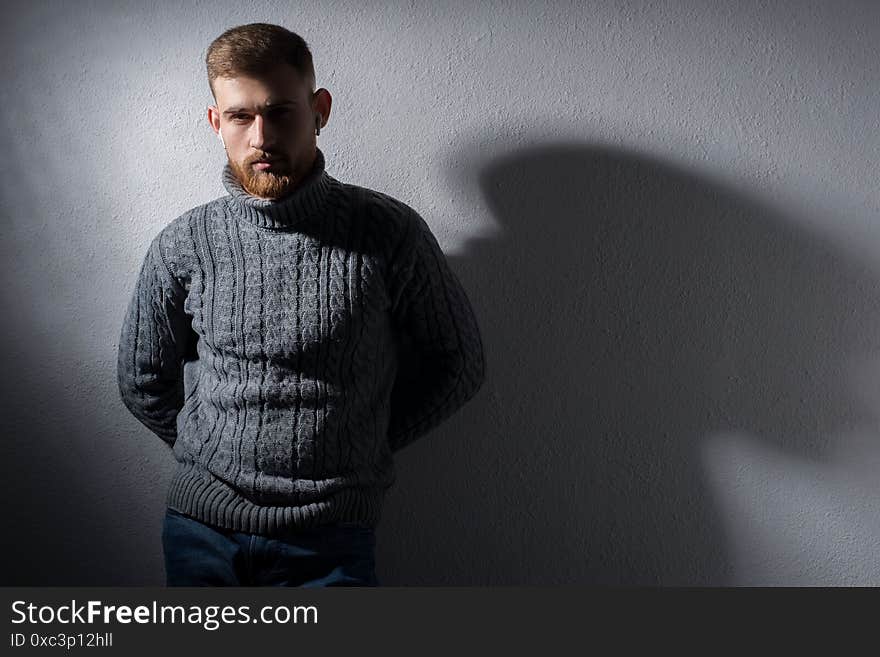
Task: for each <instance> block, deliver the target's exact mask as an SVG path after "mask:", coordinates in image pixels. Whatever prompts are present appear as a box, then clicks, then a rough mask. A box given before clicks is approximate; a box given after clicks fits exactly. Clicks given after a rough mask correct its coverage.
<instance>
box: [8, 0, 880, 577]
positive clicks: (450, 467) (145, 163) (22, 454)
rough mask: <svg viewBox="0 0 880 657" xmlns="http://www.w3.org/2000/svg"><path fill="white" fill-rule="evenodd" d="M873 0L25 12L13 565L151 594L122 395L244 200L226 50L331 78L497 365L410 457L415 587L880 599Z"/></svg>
mask: <svg viewBox="0 0 880 657" xmlns="http://www.w3.org/2000/svg"><path fill="white" fill-rule="evenodd" d="M878 19H880V6H878V5H877V4H876V3H872V2H852V1H849V2H833V3H832V2H828V3H819V2H800V1H795V0H790V1H786V2H777V3H763V2H754V3H751V2H736V3H706V2H697V1H692V2H640V3H639V2H636V3H633V2H596V3H586V2H577V3H563V2H548V3H541V2H532V1H530V2H513V3H509V2H507V3H497V4H493V3H490V2H481V3H469V2H462V3H455V4H453V3H445V2H444V3H403V2H401V3H395V2H385V1H382V2H367V3H364V2H362V1H361V2H351V3H343V2H333V3H326V4H325V3H301V4H300V3H292V2H266V3H261V2H248V3H241V2H228V1H226V0H214V1H212V2H188V3H178V2H166V3H162V2H159V3H148V4H146V5H145V4H143V3H135V2H130V3H125V2H118V1H113V2H87V1H79V2H57V3H47V2H17V3H16V2H7V3H5V5H4V20H3V21H2V23H0V34H2V38H0V49H2V50H0V53H2V57H0V71H2V81H3V84H2V87H0V94H2V101H3V102H2V107H3V110H2V114H0V117H2V118H0V121H2V131H0V140H2V141H0V146H2V153H3V158H2V164H0V165H2V176H0V185H2V187H0V189H2V201H3V204H2V213H3V217H2V230H3V241H2V261H0V262H2V268H3V271H2V275H3V285H2V288H0V289H2V302H3V307H4V309H5V312H4V313H3V322H2V325H0V326H2V344H3V362H4V364H5V366H6V367H5V372H6V375H5V376H4V377H3V379H2V386H3V389H2V402H3V406H4V410H3V414H2V418H3V419H2V441H0V450H2V451H0V462H2V468H3V473H2V476H3V494H4V500H5V501H6V505H5V511H4V513H5V518H4V526H5V528H6V529H5V536H6V540H5V541H4V548H3V549H4V551H5V552H6V554H5V555H4V556H5V557H6V558H5V559H4V560H3V567H2V568H3V570H2V575H0V583H2V584H6V585H31V584H33V585H49V584H55V585H74V584H85V585H99V584H100V585H105V584H106V585H160V584H162V583H163V581H164V572H163V564H162V555H161V541H160V533H161V521H162V514H163V511H164V506H163V502H164V495H165V491H166V487H167V484H168V481H169V479H170V476H171V473H172V470H173V467H174V463H173V460H172V458H171V454H170V452H169V451H168V449H167V447H166V446H165V445H164V444H163V443H162V442H161V441H160V440H159V439H158V438H156V437H155V436H153V435H152V434H150V433H149V432H148V431H147V430H146V429H145V428H144V427H143V426H141V425H140V424H139V423H138V422H137V420H135V419H134V418H133V417H132V416H131V415H129V414H128V412H127V411H126V409H125V408H124V407H123V405H122V403H121V401H120V400H119V398H118V393H117V390H116V378H115V354H116V346H117V339H118V332H119V328H120V323H121V320H122V316H123V312H124V309H125V304H126V303H127V301H128V297H129V295H130V293H131V291H132V288H133V285H134V280H135V276H136V275H137V271H138V266H139V265H140V262H141V259H142V258H143V255H144V253H145V251H146V247H147V245H148V244H149V241H150V239H151V238H152V236H153V235H155V234H156V232H158V231H159V230H160V229H161V228H162V227H163V226H164V225H165V224H167V223H168V222H169V221H171V220H172V219H173V218H174V217H176V216H178V215H179V214H181V213H182V212H184V211H185V210H187V209H189V208H191V207H193V206H195V205H199V204H201V203H204V202H206V201H208V200H211V199H213V198H215V197H217V196H220V195H222V194H223V193H224V190H223V188H222V186H221V183H220V169H221V166H222V164H223V162H224V157H225V156H224V153H223V150H222V148H221V146H220V144H219V142H218V141H217V139H216V138H215V137H214V134H213V133H212V132H211V130H210V128H209V125H208V122H207V118H206V117H207V113H206V107H207V105H208V104H209V103H210V102H211V97H210V92H209V89H208V85H207V80H206V76H205V71H204V64H203V58H204V52H205V49H206V48H207V46H208V44H209V43H210V41H211V40H212V39H213V38H215V37H216V36H218V35H219V34H220V33H221V32H222V31H223V30H225V29H226V28H228V27H231V26H233V25H238V24H242V23H248V22H256V21H265V22H274V23H280V24H282V25H284V26H285V27H287V28H289V29H291V30H293V31H295V32H298V33H300V34H301V35H302V36H303V37H304V38H305V39H306V41H307V42H308V43H309V44H310V46H311V48H312V51H313V54H314V57H315V65H316V73H317V81H318V85H319V86H323V87H326V88H327V89H329V90H330V92H331V94H333V98H334V104H333V109H332V113H331V116H330V120H329V123H328V125H327V127H326V128H324V129H323V130H322V131H321V136H320V137H319V138H318V143H319V146H320V147H321V148H322V150H324V152H325V154H326V156H327V165H328V171H329V173H330V174H331V175H333V176H335V177H336V178H339V179H340V180H344V181H347V182H353V183H357V184H360V185H364V186H367V187H372V188H374V189H378V190H381V191H384V192H386V193H388V194H391V195H392V196H395V197H397V198H399V199H401V200H403V201H405V202H407V203H409V204H411V205H412V206H413V207H415V208H416V209H418V210H419V211H420V212H421V214H422V215H423V216H424V217H425V219H426V220H427V221H428V223H429V224H430V225H431V226H432V228H433V230H434V232H435V234H436V235H437V237H438V239H439V240H440V242H441V244H442V245H443V246H444V248H445V249H446V251H447V254H448V256H449V257H450V260H451V263H452V266H453V268H454V269H455V271H456V272H457V273H458V274H459V276H460V278H461V280H462V283H463V284H464V285H465V288H466V289H467V290H468V293H469V296H470V298H471V301H472V303H473V305H474V307H475V311H476V313H477V316H478V319H479V320H480V322H481V326H482V329H483V332H484V340H485V345H486V350H487V373H488V378H487V382H486V385H485V386H484V388H483V389H482V390H481V391H480V393H479V394H478V395H477V397H475V398H474V400H473V401H472V402H471V403H470V404H469V405H467V406H466V407H465V408H464V409H462V410H461V411H460V412H459V414H458V415H456V416H455V417H454V418H452V419H451V420H450V421H449V422H448V423H447V424H445V425H443V426H442V427H440V428H438V429H437V430H435V431H434V432H432V433H431V434H430V435H428V436H426V437H425V438H423V439H422V440H421V441H419V442H417V443H415V444H413V445H412V446H410V447H408V448H407V449H406V450H404V451H403V452H401V453H400V455H399V456H398V459H397V471H398V481H397V484H396V486H395V488H393V489H392V491H391V493H390V495H389V497H388V501H387V504H386V508H385V511H384V516H383V520H382V524H381V525H380V527H379V530H378V545H377V563H378V575H379V578H380V580H381V581H382V582H383V583H385V584H390V585H408V584H420V585H441V584H442V585H486V584H566V583H577V584H592V583H603V584H609V583H610V584H616V583H627V584H631V583H637V584H750V585H756V584H880V550H878V549H877V547H878V543H880V512H878V511H877V509H878V508H880V481H878V477H877V472H878V468H877V466H878V465H880V434H878V421H880V333H878V330H877V329H878V322H880V290H878V281H880V224H878V221H877V219H878V209H880V194H878V187H877V183H876V177H877V167H876V162H877V160H878V156H880V142H878V128H880V126H878V118H877V117H878V114H877V107H878V106H880V104H878V100H880V99H878V93H880V80H878V77H880V75H878V69H877V66H876V64H877V61H878V54H880V53H878V50H880V48H878V45H877V44H878V43H880V20H878Z"/></svg>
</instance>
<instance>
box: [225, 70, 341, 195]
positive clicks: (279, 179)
mask: <svg viewBox="0 0 880 657" xmlns="http://www.w3.org/2000/svg"><path fill="white" fill-rule="evenodd" d="M214 93H215V97H216V101H217V104H216V105H213V106H211V107H209V108H208V120H209V121H210V122H211V125H212V126H213V128H214V130H215V131H217V130H222V134H223V142H224V143H225V144H226V155H227V157H228V158H229V165H230V167H231V168H232V170H233V172H234V173H235V175H236V177H237V178H238V180H239V181H240V182H241V185H242V187H244V189H245V191H247V192H248V193H249V194H252V195H254V196H258V197H260V198H266V199H279V198H281V197H283V196H285V195H286V194H288V193H289V192H291V191H292V190H293V189H294V188H295V187H296V186H297V185H298V184H299V182H300V181H301V180H302V178H303V176H304V175H305V174H307V173H308V172H309V170H310V169H311V167H312V164H313V163H314V157H315V146H316V140H315V127H316V124H315V121H316V115H321V117H322V119H321V125H322V126H323V125H324V123H325V122H326V120H327V116H328V115H329V113H330V94H329V93H328V92H327V90H326V89H320V90H318V91H317V92H316V93H314V94H313V93H312V92H311V90H310V89H309V84H308V82H307V81H306V80H305V79H303V78H302V77H301V76H300V75H299V73H298V72H297V71H296V69H294V68H292V67H291V66H289V65H287V64H279V65H278V67H277V68H275V69H274V70H273V71H272V72H271V73H268V74H266V75H264V76H261V77H259V78H253V77H248V76H246V75H239V76H236V77H234V78H217V79H215V80H214ZM259 160H269V161H270V164H268V165H265V164H257V162H258V161H259Z"/></svg>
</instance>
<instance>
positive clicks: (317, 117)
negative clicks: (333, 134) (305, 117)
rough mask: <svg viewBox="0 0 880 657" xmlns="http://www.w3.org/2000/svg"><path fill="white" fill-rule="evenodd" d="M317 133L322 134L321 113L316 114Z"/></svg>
mask: <svg viewBox="0 0 880 657" xmlns="http://www.w3.org/2000/svg"><path fill="white" fill-rule="evenodd" d="M315 134H316V135H320V134H321V115H320V114H316V115H315Z"/></svg>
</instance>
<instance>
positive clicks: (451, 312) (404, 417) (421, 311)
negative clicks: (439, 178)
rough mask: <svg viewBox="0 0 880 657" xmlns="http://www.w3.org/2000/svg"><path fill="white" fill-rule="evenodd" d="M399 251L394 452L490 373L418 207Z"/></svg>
mask: <svg viewBox="0 0 880 657" xmlns="http://www.w3.org/2000/svg"><path fill="white" fill-rule="evenodd" d="M400 251H401V252H400V253H398V255H397V257H396V259H395V262H394V263H393V265H392V269H391V271H392V279H393V285H392V299H391V302H392V306H391V316H392V320H393V322H394V326H395V330H396V331H397V334H398V346H399V347H400V353H401V359H402V362H401V364H400V374H399V376H398V378H397V379H396V381H395V384H394V389H393V391H392V394H391V420H390V425H389V430H388V441H389V444H390V446H391V450H392V451H397V450H399V449H401V448H403V447H405V446H406V445H408V444H409V443H411V442H412V441H414V440H415V439H417V438H419V437H420V436H422V435H424V434H425V433H427V432H428V431H429V430H431V429H432V428H434V427H436V426H437V425H438V424H440V423H441V422H443V421H444V420H446V419H447V418H448V417H449V416H451V415H452V414H453V413H455V411H457V410H458V409H459V408H460V407H461V406H462V405H464V404H465V403H466V402H467V401H468V400H470V399H471V398H472V397H473V396H474V395H475V394H476V392H477V390H479V389H480V386H482V384H483V380H484V378H485V362H484V354H483V343H482V338H481V335H480V331H479V328H478V326H477V321H476V317H475V316H474V312H473V309H472V308H471V305H470V302H469V301H468V298H467V295H466V294H465V291H464V289H463V288H462V286H461V283H460V282H459V280H458V278H457V277H456V276H455V274H454V273H453V271H452V269H450V267H449V263H448V262H447V260H446V256H445V255H444V254H443V251H442V250H441V249H440V245H439V244H438V243H437V239H436V238H435V237H434V235H433V233H432V232H431V229H430V228H429V226H428V224H427V223H425V221H424V219H422V218H421V217H420V216H419V215H418V214H417V213H416V212H415V211H412V215H411V220H410V221H409V225H408V234H407V236H406V238H405V239H404V246H403V247H402V248H401V249H400Z"/></svg>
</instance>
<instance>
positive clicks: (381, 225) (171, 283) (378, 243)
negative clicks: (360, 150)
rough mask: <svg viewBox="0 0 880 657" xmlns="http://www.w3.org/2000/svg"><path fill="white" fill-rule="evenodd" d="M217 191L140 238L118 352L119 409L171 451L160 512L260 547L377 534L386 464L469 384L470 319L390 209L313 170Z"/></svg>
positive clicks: (318, 165)
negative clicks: (304, 535) (300, 177)
mask: <svg viewBox="0 0 880 657" xmlns="http://www.w3.org/2000/svg"><path fill="white" fill-rule="evenodd" d="M324 166H325V161H324V155H323V153H322V152H321V151H320V149H318V151H317V157H316V160H315V166H314V169H313V171H312V173H311V174H310V175H309V177H308V178H307V179H306V180H304V182H303V183H302V184H301V185H300V186H299V187H297V189H296V190H295V191H294V192H293V194H291V195H289V196H287V197H285V198H283V199H281V200H279V201H269V200H265V199H259V198H257V197H254V196H251V195H249V194H248V193H247V192H245V191H244V190H243V189H242V187H241V185H240V184H239V182H238V180H236V178H235V177H234V175H233V174H232V171H231V169H230V167H229V165H228V164H227V165H225V167H224V170H223V176H222V180H223V184H224V186H225V187H226V190H227V191H228V192H229V194H228V195H227V196H223V197H220V198H217V199H215V200H213V201H211V202H209V203H206V204H205V205H201V206H199V207H197V208H193V209H192V210H189V211H188V212H186V213H184V214H183V215H181V216H180V217H178V218H176V219H175V220H173V221H172V222H171V223H169V224H168V225H167V226H166V227H165V228H163V229H162V230H161V231H160V232H159V234H158V235H157V236H156V237H155V239H153V241H152V243H151V244H150V247H149V249H148V251H147V254H146V257H145V258H144V261H143V265H142V266H141V269H140V274H139V276H138V279H137V283H136V286H135V290H134V294H133V295H132V297H131V301H130V303H129V304H128V309H127V312H126V315H125V318H124V322H123V326H122V332H121V337H120V342H119V361H118V381H119V391H120V393H121V395H122V401H123V402H124V403H125V405H126V406H127V407H128V409H129V410H130V411H131V412H132V413H133V414H134V416H135V417H136V418H137V419H138V420H140V422H142V423H143V424H144V425H145V426H146V427H148V428H149V429H150V430H151V431H152V432H153V433H155V434H156V435H158V436H159V437H160V438H162V439H163V440H164V441H166V442H167V443H169V444H170V445H171V446H172V451H173V454H174V457H175V458H176V460H177V462H178V466H177V471H176V473H175V475H174V478H173V480H172V483H171V487H170V490H169V492H168V498H167V502H168V506H170V507H171V508H173V509H176V510H177V511H180V512H181V513H184V514H186V515H189V516H192V517H194V518H197V519H199V520H201V521H202V522H205V523H208V524H211V525H215V526H219V527H224V528H229V529H234V530H236V531H243V532H250V533H256V534H264V535H273V534H277V533H281V532H284V531H288V530H291V529H297V528H306V527H310V526H314V525H318V524H325V523H332V522H346V523H358V524H362V525H364V526H370V527H374V526H376V525H377V524H378V523H379V519H380V513H381V507H382V500H383V497H384V494H385V491H386V489H387V488H388V487H390V486H391V485H392V484H393V483H394V481H395V472H394V462H393V458H392V453H393V452H395V451H397V450H399V449H400V448H402V447H404V446H405V445H407V444H409V443H411V442H412V441H413V440H415V439H416V438H418V437H420V436H422V435H424V434H425V433H426V432H428V431H429V430H430V429H432V428H433V427H435V426H436V425H438V424H439V423H440V422H442V421H443V420H445V419H446V418H448V417H449V416H450V415H452V414H453V413H454V412H455V411H456V410H457V409H458V408H459V407H461V406H462V405H463V404H464V403H465V402H466V401H468V400H469V399H470V398H471V397H473V395H474V394H475V393H476V391H477V390H478V389H479V388H480V386H481V384H482V382H483V377H484V360H483V346H482V340H481V337H480V332H479V329H478V327H477V322H476V319H475V317H474V313H473V310H472V309H471V306H470V303H469V301H468V298H467V296H466V295H465V292H464V290H463V289H462V286H461V284H460V282H459V281H458V279H457V278H456V276H455V275H454V274H453V272H452V270H451V269H450V267H449V265H448V263H447V261H446V259H445V256H444V255H443V252H442V251H441V249H440V247H439V245H438V243H437V240H436V239H435V237H434V235H433V234H432V233H431V230H430V228H429V227H428V225H427V224H426V223H425V221H424V220H423V219H422V218H421V217H420V216H419V215H418V214H417V213H416V212H415V211H414V210H413V209H412V208H411V207H409V206H408V205H406V204H405V203H403V202H401V201H398V200H395V199H394V198H392V197H390V196H387V195H385V194H382V193H381V192H377V191H374V190H370V189H367V188H364V187H359V186H356V185H351V184H347V183H342V182H340V181H338V180H336V179H335V178H333V177H331V176H330V175H328V174H327V172H326V171H325V168H324Z"/></svg>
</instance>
